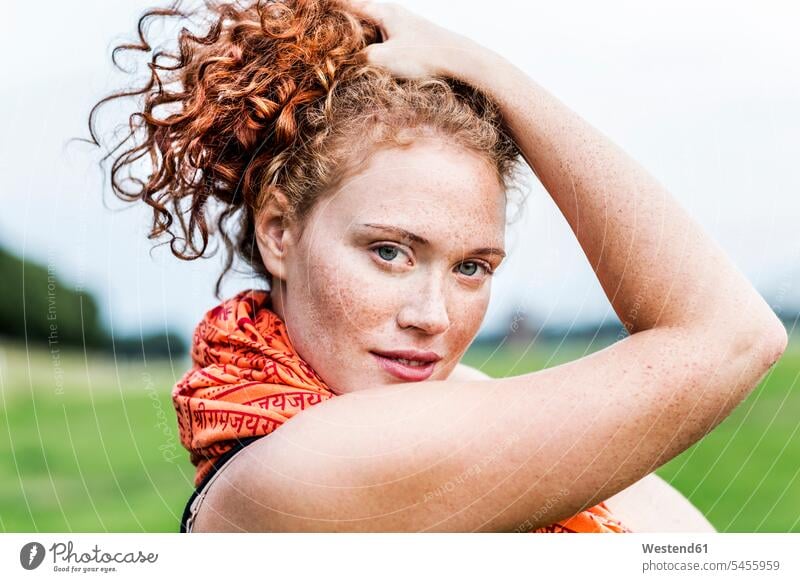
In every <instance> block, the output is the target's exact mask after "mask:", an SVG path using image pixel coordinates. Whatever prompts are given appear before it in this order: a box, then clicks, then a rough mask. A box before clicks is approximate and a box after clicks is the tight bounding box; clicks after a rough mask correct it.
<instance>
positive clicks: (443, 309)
mask: <svg viewBox="0 0 800 582" xmlns="http://www.w3.org/2000/svg"><path fill="white" fill-rule="evenodd" d="M397 323H398V325H399V326H400V327H401V328H403V329H406V328H409V327H411V328H416V329H419V330H421V331H424V332H425V333H427V334H430V335H435V334H440V333H444V332H445V331H447V329H448V328H449V327H450V316H449V315H448V313H447V298H446V297H445V293H444V289H442V282H441V280H439V278H438V277H435V276H431V277H428V278H427V281H426V284H425V285H421V286H420V287H419V288H416V289H412V290H410V293H409V295H408V298H407V300H406V303H405V304H404V305H403V307H402V308H401V309H400V312H399V313H398V314H397Z"/></svg>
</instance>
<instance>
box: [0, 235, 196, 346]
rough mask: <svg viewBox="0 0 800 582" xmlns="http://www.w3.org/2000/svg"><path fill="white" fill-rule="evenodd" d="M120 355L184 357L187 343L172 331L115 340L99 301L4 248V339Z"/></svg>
mask: <svg viewBox="0 0 800 582" xmlns="http://www.w3.org/2000/svg"><path fill="white" fill-rule="evenodd" d="M4 337H5V338H11V339H16V340H20V341H24V342H26V343H28V344H44V345H48V346H50V347H51V349H52V348H53V347H56V346H60V347H77V348H80V349H83V348H84V347H85V349H87V350H97V351H105V352H109V353H112V352H113V353H116V354H117V356H123V357H142V355H143V354H144V355H146V356H147V357H148V358H151V357H152V358H158V357H168V356H171V357H183V356H184V355H185V354H186V352H187V346H186V342H185V341H184V340H183V338H182V337H181V336H179V335H177V334H175V333H172V332H154V333H149V334H147V335H144V336H139V335H135V336H129V335H126V336H119V335H117V334H114V337H113V338H112V337H111V335H110V334H109V332H108V330H107V329H106V328H105V326H104V325H103V324H102V322H101V320H100V315H99V311H98V308H97V301H96V300H95V298H94V297H93V296H92V295H91V294H90V293H87V292H86V291H84V290H80V289H74V288H71V287H70V286H68V285H66V284H65V283H64V282H63V281H62V280H61V279H59V278H58V276H57V275H56V273H55V270H54V269H53V268H52V267H50V266H48V267H45V266H42V265H39V264H36V263H33V262H31V261H27V260H26V261H23V260H22V259H20V258H19V257H17V256H15V255H13V254H11V253H10V252H8V251H7V250H5V249H3V248H2V247H0V339H2V338H4Z"/></svg>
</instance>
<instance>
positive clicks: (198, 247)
mask: <svg viewBox="0 0 800 582" xmlns="http://www.w3.org/2000/svg"><path fill="white" fill-rule="evenodd" d="M179 4H180V2H175V3H174V4H173V5H172V6H171V7H170V8H166V9H152V10H149V11H147V12H145V13H144V15H143V16H142V17H141V18H140V19H139V23H138V42H136V43H129V44H123V45H120V46H117V47H116V48H115V49H114V50H113V53H112V61H113V62H114V64H115V65H116V66H117V67H120V65H119V63H118V62H117V55H118V53H119V52H120V51H134V52H144V53H152V56H151V59H150V61H149V63H148V67H149V69H150V78H149V80H148V81H147V82H146V84H145V85H144V86H143V87H141V88H140V89H137V90H132V91H120V92H117V93H113V94H111V95H109V96H107V97H105V98H104V99H102V100H101V101H99V102H98V103H97V104H96V105H95V106H94V107H93V108H92V110H91V113H90V115H89V132H90V135H91V138H92V139H91V141H92V143H94V144H95V145H100V142H99V140H98V138H97V132H96V127H95V126H96V115H97V112H98V108H99V107H101V106H102V105H103V104H105V103H108V102H109V101H112V100H115V99H120V98H124V97H139V98H141V99H142V103H141V111H136V112H134V113H133V114H131V115H130V117H129V124H128V128H129V131H128V133H127V135H126V136H125V138H124V139H122V140H121V141H120V142H119V143H117V144H116V145H115V146H114V147H112V148H110V150H109V152H108V153H107V155H106V156H105V157H104V158H103V162H105V161H106V160H108V159H109V158H112V157H113V163H112V166H111V185H112V189H113V191H114V192H115V194H116V195H117V196H119V197H120V198H122V199H123V200H128V201H134V200H142V201H144V202H145V203H147V204H148V205H149V206H150V207H152V209H153V224H152V228H151V230H150V233H149V235H148V236H149V238H151V239H155V238H158V237H160V236H161V235H165V234H166V235H167V236H169V237H170V239H169V243H170V248H171V250H172V253H173V254H174V255H175V256H176V257H178V258H181V259H185V260H192V259H197V258H199V257H202V256H206V255H207V250H208V246H209V240H210V236H211V234H212V232H213V226H214V225H215V226H216V231H217V232H218V233H219V236H220V238H221V241H222V242H223V244H224V245H225V247H226V250H227V251H228V253H227V256H226V261H225V268H224V270H223V272H222V274H220V276H219V279H218V280H217V285H216V289H215V293H216V295H217V297H218V298H219V296H220V288H221V284H222V280H223V278H224V276H225V274H226V273H227V272H228V271H229V270H230V269H231V267H232V265H233V261H234V258H235V256H236V255H237V254H238V256H239V257H240V258H241V259H242V260H244V261H245V263H247V264H248V265H249V267H250V268H251V269H252V270H253V271H255V272H256V273H258V274H260V275H263V276H264V277H265V278H266V279H267V280H270V275H269V273H268V272H267V271H266V270H265V268H264V266H263V263H262V262H261V260H260V256H259V254H258V253H257V252H256V248H255V228H256V216H257V215H258V212H259V210H260V209H261V208H263V205H264V203H265V202H266V200H267V199H268V197H269V196H270V192H271V191H272V190H271V189H272V188H274V187H279V188H280V189H281V191H282V192H283V193H284V194H286V196H287V199H288V200H289V201H290V203H291V211H290V213H289V214H290V216H287V218H291V219H302V218H303V217H304V216H305V215H306V213H307V212H308V210H309V209H310V208H311V207H312V206H313V204H314V203H315V202H316V201H317V199H318V198H319V196H320V194H321V193H322V192H323V191H324V190H325V189H326V188H330V187H331V186H332V185H333V184H334V183H335V182H336V181H337V179H341V177H342V176H343V175H344V168H345V167H346V166H347V163H348V161H352V159H353V158H354V157H355V154H356V153H357V151H356V150H363V151H364V153H368V150H369V148H370V147H373V146H375V145H377V144H380V143H385V142H395V143H401V141H402V139H403V138H402V136H401V133H402V132H401V130H402V129H419V130H423V129H428V130H430V129H432V130H433V131H435V132H438V133H440V134H443V135H447V136H448V137H449V138H451V139H454V140H456V142H457V143H460V144H462V145H464V146H465V147H469V148H472V149H474V150H476V151H479V152H481V153H483V154H484V155H486V156H487V157H488V158H489V159H490V160H491V161H493V162H494V167H495V168H497V171H498V176H499V178H500V179H501V180H503V181H504V184H505V185H506V186H507V187H508V186H509V184H510V181H511V178H512V176H513V175H514V174H515V170H516V164H517V161H518V158H519V151H518V150H517V148H516V146H515V144H514V143H513V141H512V140H511V139H510V138H509V137H508V136H507V132H506V131H504V129H503V124H502V119H501V118H500V115H499V112H498V110H497V108H496V106H495V105H494V104H493V103H492V102H491V101H490V100H488V99H487V98H486V97H485V96H484V95H483V94H481V93H480V92H479V91H477V90H476V89H474V88H472V87H469V86H467V85H464V84H462V83H459V82H457V81H455V80H452V79H439V78H431V79H424V80H401V79H396V78H392V76H391V75H390V74H389V73H388V72H386V71H384V70H381V69H379V68H376V67H373V66H368V65H366V64H364V63H362V62H361V60H360V58H359V55H358V53H359V52H360V51H361V49H363V48H364V47H365V46H367V45H368V44H371V43H373V42H380V40H381V39H380V32H379V28H378V27H377V26H376V25H375V24H374V23H371V22H369V21H366V20H364V18H363V17H362V16H361V15H359V14H357V13H355V12H354V11H353V10H352V8H350V7H349V6H348V5H347V4H346V3H345V2H343V1H341V0H285V1H284V2H277V1H270V2H264V1H257V2H247V3H241V2H219V1H214V0H207V1H206V2H205V5H204V6H205V7H204V10H196V11H191V12H189V11H183V10H181V9H180V8H179ZM156 18H180V19H186V20H188V21H192V19H194V18H197V19H198V20H199V22H198V24H199V26H201V28H202V29H203V32H202V33H200V34H194V33H192V32H190V31H189V30H188V29H187V28H183V29H182V30H181V31H180V33H179V36H178V39H177V40H178V43H177V45H178V46H177V50H176V52H168V51H165V50H156V51H154V49H153V48H152V47H151V45H150V43H149V42H148V40H147V38H146V31H147V28H148V26H149V24H150V23H151V22H152V21H153V20H154V19H156ZM120 68H121V67H120ZM161 109H164V112H163V113H162V112H161ZM157 110H158V111H157ZM140 133H142V134H144V139H143V140H142V141H141V143H138V144H136V136H137V135H139V134H140ZM131 139H133V140H134V143H133V144H132V145H131V144H129V146H128V147H127V149H125V148H124V146H125V144H126V143H128V142H129V140H131ZM354 143H355V144H357V145H355V146H354ZM143 158H146V160H147V161H149V163H150V166H151V168H150V172H149V173H148V174H147V176H145V177H140V176H138V173H139V172H140V167H141V163H140V160H142V159H143ZM214 202H218V203H220V206H221V209H220V211H219V212H218V214H217V216H216V220H214V218H213V213H214V209H213V208H212V205H213V203H214ZM234 219H235V225H234V228H229V227H228V222H229V221H231V220H234Z"/></svg>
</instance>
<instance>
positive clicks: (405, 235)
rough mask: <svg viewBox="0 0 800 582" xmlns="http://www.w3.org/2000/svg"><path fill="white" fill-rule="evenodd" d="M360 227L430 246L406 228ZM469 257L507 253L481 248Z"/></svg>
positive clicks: (502, 255) (390, 226)
mask: <svg viewBox="0 0 800 582" xmlns="http://www.w3.org/2000/svg"><path fill="white" fill-rule="evenodd" d="M360 226H365V227H367V228H371V229H373V230H382V231H384V232H390V233H392V234H394V235H395V236H398V237H400V238H402V239H405V240H409V241H411V242H415V243H418V244H420V245H430V244H431V243H430V241H429V240H428V239H426V238H423V237H421V236H419V235H418V234H414V233H413V232H411V231H408V230H406V229H404V228H400V227H399V226H392V225H389V224H373V223H364V224H361V225H360ZM466 254H469V255H498V256H500V257H505V256H506V252H505V251H504V250H503V249H499V248H497V247H481V248H478V249H473V250H472V251H470V252H469V253H466Z"/></svg>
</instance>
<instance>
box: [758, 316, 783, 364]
mask: <svg viewBox="0 0 800 582" xmlns="http://www.w3.org/2000/svg"><path fill="white" fill-rule="evenodd" d="M788 344H789V335H788V334H787V333H786V327H784V325H783V323H782V322H781V320H780V319H778V317H777V316H775V317H774V321H772V322H771V323H769V324H768V325H765V326H764V329H763V331H762V332H761V334H760V336H759V342H758V346H757V349H758V353H759V354H760V355H761V357H762V358H763V360H762V361H763V362H764V364H765V365H766V367H767V368H771V367H772V366H773V365H774V364H775V363H776V362H777V361H778V360H780V359H781V356H783V353H784V352H785V351H786V346H787V345H788Z"/></svg>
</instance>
